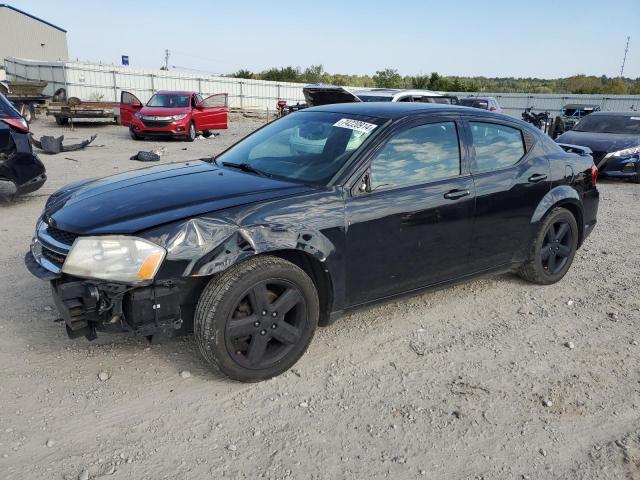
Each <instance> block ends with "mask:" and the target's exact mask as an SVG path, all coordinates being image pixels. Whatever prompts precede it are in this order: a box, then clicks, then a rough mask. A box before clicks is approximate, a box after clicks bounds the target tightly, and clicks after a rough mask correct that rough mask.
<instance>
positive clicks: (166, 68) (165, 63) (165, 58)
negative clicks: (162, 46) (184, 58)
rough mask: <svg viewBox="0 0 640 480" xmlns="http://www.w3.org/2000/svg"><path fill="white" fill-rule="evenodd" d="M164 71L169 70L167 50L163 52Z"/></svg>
mask: <svg viewBox="0 0 640 480" xmlns="http://www.w3.org/2000/svg"><path fill="white" fill-rule="evenodd" d="M164 69H165V70H169V49H168V48H167V49H166V50H165V51H164Z"/></svg>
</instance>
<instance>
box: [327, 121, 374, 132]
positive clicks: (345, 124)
mask: <svg viewBox="0 0 640 480" xmlns="http://www.w3.org/2000/svg"><path fill="white" fill-rule="evenodd" d="M333 126H334V127H340V128H348V129H349V130H355V131H356V132H362V133H369V132H371V131H372V130H373V129H374V128H376V127H377V125H375V124H373V123H367V122H362V121H360V120H353V119H351V118H343V119H341V120H338V121H337V122H336V123H334V124H333Z"/></svg>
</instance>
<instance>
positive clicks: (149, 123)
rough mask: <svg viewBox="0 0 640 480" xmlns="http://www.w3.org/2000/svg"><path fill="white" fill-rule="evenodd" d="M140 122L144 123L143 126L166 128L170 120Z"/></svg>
mask: <svg viewBox="0 0 640 480" xmlns="http://www.w3.org/2000/svg"><path fill="white" fill-rule="evenodd" d="M142 123H144V126H145V127H149V128H166V127H167V125H169V123H171V122H165V121H160V120H142Z"/></svg>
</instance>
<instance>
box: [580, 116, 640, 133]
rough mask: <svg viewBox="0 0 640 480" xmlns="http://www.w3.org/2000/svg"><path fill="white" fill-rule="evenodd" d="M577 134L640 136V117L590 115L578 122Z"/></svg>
mask: <svg viewBox="0 0 640 480" xmlns="http://www.w3.org/2000/svg"><path fill="white" fill-rule="evenodd" d="M574 130H575V131H576V132H595V133H624V134H631V135H640V115H638V116H631V115H629V116H627V115H598V114H594V115H588V116H586V117H584V118H583V119H582V120H580V121H579V122H578V124H577V125H576V127H575V128H574Z"/></svg>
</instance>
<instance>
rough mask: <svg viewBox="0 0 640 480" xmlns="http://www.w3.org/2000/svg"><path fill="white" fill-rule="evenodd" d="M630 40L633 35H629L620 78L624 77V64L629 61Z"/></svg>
mask: <svg viewBox="0 0 640 480" xmlns="http://www.w3.org/2000/svg"><path fill="white" fill-rule="evenodd" d="M630 41H631V37H627V45H626V47H624V57H622V66H621V67H620V78H622V74H623V73H624V64H625V63H626V62H627V52H628V51H629V42H630Z"/></svg>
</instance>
